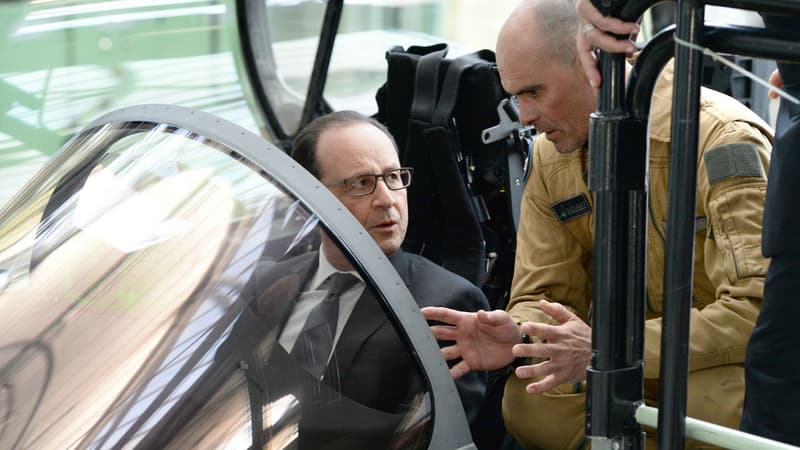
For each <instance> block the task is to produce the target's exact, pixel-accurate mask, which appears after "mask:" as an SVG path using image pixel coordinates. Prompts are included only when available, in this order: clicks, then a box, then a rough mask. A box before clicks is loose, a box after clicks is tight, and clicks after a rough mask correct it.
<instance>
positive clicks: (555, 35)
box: [515, 0, 580, 65]
mask: <svg viewBox="0 0 800 450" xmlns="http://www.w3.org/2000/svg"><path fill="white" fill-rule="evenodd" d="M516 13H522V14H531V13H532V14H534V15H535V17H536V24H537V28H538V30H539V33H540V36H539V38H541V39H547V42H548V43H549V44H550V45H549V46H550V48H551V49H552V50H553V55H554V56H555V57H556V58H558V59H559V61H561V62H562V63H564V64H568V65H573V64H575V58H577V56H578V49H577V47H576V44H575V42H576V40H575V37H576V34H577V33H578V25H579V23H580V19H579V18H578V13H577V11H576V10H575V0H525V1H523V2H522V3H521V4H520V5H519V6H518V7H517V10H516V11H515V14H516Z"/></svg>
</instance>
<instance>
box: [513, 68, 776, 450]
mask: <svg viewBox="0 0 800 450" xmlns="http://www.w3.org/2000/svg"><path fill="white" fill-rule="evenodd" d="M672 75H673V74H672V65H671V64H669V65H668V66H667V68H665V70H664V72H663V73H662V75H661V76H660V78H659V81H658V83H657V84H656V89H655V91H654V96H653V103H652V107H651V111H650V187H649V204H650V207H649V209H650V211H649V214H648V224H647V225H648V229H647V235H648V243H647V245H648V247H647V251H648V254H647V322H646V327H645V355H644V357H645V361H644V376H645V398H646V400H647V401H648V403H649V404H654V402H656V401H657V399H658V392H657V389H658V377H659V353H660V345H661V318H660V317H661V313H662V286H663V275H664V236H665V229H664V228H665V224H666V220H667V218H666V212H667V198H666V197H667V177H668V170H669V145H670V111H671V106H672V99H671V91H672V78H673V77H672ZM771 139H772V135H771V129H770V128H769V126H768V125H767V124H765V123H764V122H763V121H762V120H761V119H760V118H759V117H758V116H756V115H755V114H754V113H753V112H752V111H750V110H749V109H747V108H746V107H745V106H744V105H742V104H740V103H738V102H737V101H735V100H733V99H732V98H730V97H727V96H724V95H722V94H720V93H718V92H714V91H711V90H707V89H703V91H702V94H701V106H700V132H699V152H698V153H699V155H698V172H697V207H696V211H695V216H696V228H697V234H696V236H695V243H694V245H695V259H694V287H693V296H694V298H693V309H692V312H691V337H690V343H689V371H690V375H689V392H688V405H687V409H688V411H687V413H688V415H689V416H691V417H695V418H699V419H703V420H707V421H711V422H714V423H717V424H721V425H724V426H727V427H733V428H735V427H737V426H738V423H739V417H740V415H741V408H742V401H743V398H744V371H743V367H742V364H743V363H744V356H745V347H746V346H747V341H748V339H749V337H750V333H751V331H752V329H753V325H754V323H755V320H756V316H757V315H758V311H759V308H760V303H761V299H762V293H763V288H764V276H765V275H766V273H767V266H768V263H769V260H768V259H765V258H764V257H762V256H761V218H762V214H763V212H764V196H765V193H766V184H767V180H766V175H765V174H766V173H767V169H768V165H769V156H770V149H771ZM587 169H588V153H587V150H586V149H580V150H577V151H575V152H573V153H570V154H559V153H558V152H556V150H555V148H554V146H553V145H552V143H551V142H549V141H547V140H546V139H545V138H544V137H543V136H540V137H539V138H538V139H537V140H536V143H535V146H534V157H533V167H532V173H531V175H530V177H529V178H528V181H527V185H526V187H525V193H524V195H523V199H522V210H521V211H522V212H521V218H520V228H519V233H518V238H517V254H516V265H515V269H514V280H513V283H512V287H511V301H510V303H509V306H508V312H509V313H510V314H511V316H512V317H513V318H514V319H515V320H517V321H519V322H524V321H537V322H550V323H552V319H550V320H548V319H549V318H548V316H546V315H545V314H544V313H543V312H542V311H540V310H539V308H538V300H540V299H546V300H548V301H554V302H559V303H561V304H563V305H564V306H566V307H567V308H569V309H570V310H571V311H573V312H574V313H575V314H577V315H578V316H579V317H580V318H581V319H583V320H584V321H585V322H587V323H589V318H588V315H589V308H590V304H591V301H592V298H591V281H592V280H591V274H592V269H591V263H592V250H593V241H594V229H593V214H592V212H591V211H593V210H594V201H593V196H592V195H591V194H590V192H589V190H588V188H587V185H586V173H587ZM581 194H582V195H585V199H584V198H582V197H580V195H581ZM576 196H578V197H576ZM565 200H567V201H566V202H565ZM556 212H557V213H558V214H560V215H561V218H560V219H559V218H558V217H556ZM531 381H532V380H521V379H519V378H517V377H515V376H514V375H513V374H512V376H511V377H510V378H509V380H508V382H507V384H506V388H505V395H504V399H503V417H504V420H505V423H506V426H507V428H508V430H509V432H510V433H511V435H512V436H514V438H515V439H517V441H518V442H520V444H522V445H523V446H524V447H526V448H542V449H574V448H580V447H581V443H582V442H583V439H584V414H585V402H586V394H585V383H578V384H575V385H562V386H559V387H558V388H557V389H555V390H554V391H551V392H550V393H545V394H541V395H535V394H527V393H526V392H525V385H526V384H528V383H529V382H531ZM648 434H649V433H648Z"/></svg>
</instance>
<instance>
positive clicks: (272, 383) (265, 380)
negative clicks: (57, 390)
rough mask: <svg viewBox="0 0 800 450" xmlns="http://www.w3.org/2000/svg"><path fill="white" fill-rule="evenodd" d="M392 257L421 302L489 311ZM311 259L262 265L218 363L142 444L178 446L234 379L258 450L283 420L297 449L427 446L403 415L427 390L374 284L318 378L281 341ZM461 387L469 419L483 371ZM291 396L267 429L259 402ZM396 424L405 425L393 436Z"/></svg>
mask: <svg viewBox="0 0 800 450" xmlns="http://www.w3.org/2000/svg"><path fill="white" fill-rule="evenodd" d="M389 259H390V260H391V262H392V264H393V265H394V267H395V269H396V270H397V272H398V274H399V275H400V277H401V278H402V279H403V280H404V281H405V283H406V285H407V286H408V288H409V291H410V292H411V293H412V294H413V295H414V297H415V299H416V300H417V302H418V304H419V305H420V306H429V305H439V306H447V307H450V308H457V309H461V310H468V311H475V310H477V309H479V308H484V309H487V308H488V302H487V301H486V298H485V297H484V296H483V294H482V292H481V291H480V290H479V289H478V288H477V287H475V286H474V285H472V284H471V283H469V282H468V281H466V280H465V279H463V278H461V277H459V276H457V275H454V274H452V273H451V272H448V271H446V270H445V269H443V268H441V267H439V266H437V265H435V264H433V263H431V262H430V261H428V260H427V259H424V258H422V257H420V256H417V255H412V254H406V253H403V252H398V253H396V254H395V255H392V256H391V257H390V258H389ZM317 261H318V253H316V252H314V253H308V254H303V255H300V256H297V257H294V258H291V259H289V260H286V261H281V262H278V263H276V262H273V261H261V262H260V263H259V264H258V266H257V267H256V270H255V271H254V273H253V276H252V277H251V279H250V281H249V282H248V283H247V285H246V286H245V287H244V288H243V290H242V295H241V301H240V302H239V305H241V306H242V309H241V312H240V314H239V315H238V318H236V321H235V324H234V325H233V328H232V330H231V332H230V334H229V335H228V337H227V338H226V340H225V342H224V343H223V344H222V345H220V347H219V349H218V350H217V352H216V356H215V359H214V364H213V365H212V366H211V368H209V369H208V370H207V371H206V373H204V374H203V377H202V378H201V379H200V380H198V381H197V382H196V383H195V384H194V385H193V387H192V390H191V392H189V393H188V394H187V395H185V396H184V397H183V398H182V399H181V400H180V402H179V405H178V406H176V407H175V408H173V410H172V412H171V413H170V414H169V415H167V417H165V419H164V420H162V423H161V424H159V425H158V427H157V428H156V429H155V431H156V432H154V433H152V436H149V437H148V438H147V439H146V440H145V441H144V442H145V447H148V448H149V447H166V446H168V445H171V443H175V442H182V441H181V440H182V439H184V438H183V436H187V435H188V436H191V435H192V433H193V431H192V430H195V429H198V427H200V428H202V426H200V425H198V420H201V419H198V418H203V417H210V418H209V419H202V420H213V414H214V413H213V411H214V410H215V409H217V407H216V406H215V405H218V404H221V403H222V402H224V401H225V399H226V398H228V397H229V396H230V394H229V393H230V392H233V390H229V389H227V388H223V386H226V385H227V386H231V385H232V384H231V383H233V385H235V384H236V382H235V381H231V380H235V379H238V380H240V381H239V382H238V383H239V385H240V386H246V391H247V395H248V396H249V397H250V401H249V403H250V407H251V408H252V411H251V416H252V417H251V421H252V423H251V426H252V429H256V430H265V432H264V434H262V435H257V436H254V445H256V446H257V447H261V446H263V445H264V443H266V442H269V441H271V440H272V439H275V438H276V436H278V435H280V433H281V430H282V429H286V428H285V427H284V426H283V425H282V424H286V426H288V427H292V426H294V425H297V426H298V427H299V431H300V432H299V434H298V436H299V439H298V441H297V442H296V446H297V448H300V449H306V448H307V449H318V448H326V449H338V448H341V449H351V448H385V447H387V445H391V446H398V445H399V446H400V447H402V448H415V447H417V446H418V443H424V442H426V439H427V438H426V436H427V431H426V427H427V426H428V425H426V424H427V423H428V419H426V418H425V417H424V416H423V417H422V418H418V419H417V422H415V423H413V424H411V425H409V423H408V421H407V420H408V415H409V413H410V412H411V411H417V412H418V411H419V409H415V406H416V405H418V404H419V402H420V400H421V397H422V396H421V395H420V394H422V393H424V392H425V382H424V381H423V376H422V374H421V373H419V371H418V368H417V363H416V361H415V360H414V356H413V355H412V354H411V353H410V352H409V350H408V347H407V346H406V345H404V343H403V338H401V337H400V336H399V335H398V333H397V332H396V331H395V329H394V327H393V326H392V324H391V323H390V322H389V320H388V314H387V313H386V312H385V311H384V310H383V307H382V304H381V302H379V301H377V300H376V299H375V298H374V292H373V291H372V289H371V288H369V287H367V288H366V289H365V290H364V292H363V294H362V295H361V297H360V298H359V299H358V301H357V303H356V305H355V307H354V309H353V312H352V313H351V315H350V317H349V318H348V320H347V322H346V324H345V326H344V328H343V330H342V333H341V335H340V337H339V340H338V342H337V344H336V348H335V349H334V352H333V354H332V356H331V361H330V363H329V365H328V368H327V370H326V372H325V374H324V376H323V380H322V381H320V380H316V379H314V378H312V377H311V376H310V375H309V374H308V373H307V372H305V371H304V370H303V369H301V368H300V367H298V366H297V365H296V364H295V363H294V361H293V359H292V358H291V357H290V356H289V354H288V352H287V351H286V350H284V349H283V348H282V347H281V345H280V344H279V343H278V339H279V337H280V334H281V332H282V330H283V328H284V325H285V323H286V321H287V320H288V318H289V316H290V314H291V312H292V308H293V307H294V303H295V300H296V299H297V297H298V296H299V295H300V293H301V292H302V291H303V289H304V288H305V286H306V284H307V283H308V281H309V280H310V278H311V277H312V276H313V274H314V272H315V271H316V268H317ZM242 383H243V384H242ZM457 387H458V390H459V394H460V395H461V398H462V401H463V402H464V405H465V408H466V409H467V414H468V417H471V416H474V415H475V414H476V411H477V409H478V408H479V406H480V404H481V401H482V398H483V393H484V389H485V377H484V374H481V373H472V374H469V375H468V376H466V377H464V378H462V379H461V380H458V383H457ZM222 391H226V392H222ZM287 395H291V396H293V397H294V398H295V399H297V404H296V405H295V406H294V407H292V408H290V409H289V410H288V411H287V412H285V413H283V414H282V415H281V418H280V421H281V422H280V423H279V424H277V425H273V426H271V427H266V426H265V425H264V424H263V422H262V421H263V418H264V417H263V414H262V411H261V410H262V407H266V406H267V405H271V404H273V403H274V402H275V401H276V400H278V399H280V398H285V397H286V396H287ZM422 410H423V411H424V407H423V409H422ZM209 411H212V412H209ZM273 419H274V418H273ZM273 419H270V420H273ZM399 429H402V430H406V431H405V432H401V433H400V434H398V430H399ZM398 442H399V444H398Z"/></svg>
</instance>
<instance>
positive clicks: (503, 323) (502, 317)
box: [422, 306, 522, 378]
mask: <svg viewBox="0 0 800 450" xmlns="http://www.w3.org/2000/svg"><path fill="white" fill-rule="evenodd" d="M422 315H423V316H424V317H425V319H427V320H434V321H438V322H442V323H444V325H433V326H431V332H433V336H434V337H435V338H436V339H437V340H447V341H454V342H455V344H453V345H450V346H447V347H443V348H442V356H443V357H444V359H446V360H448V361H449V360H453V359H456V358H461V361H459V362H458V363H457V364H455V365H454V366H453V367H451V368H450V374H451V375H452V376H453V378H459V377H461V376H463V375H465V374H466V373H468V372H470V371H473V370H493V369H499V368H501V367H505V366H507V365H508V364H510V363H511V362H512V361H513V360H514V355H513V354H512V353H511V348H512V346H513V345H514V344H516V343H518V342H520V341H521V340H522V335H521V334H520V331H519V327H517V324H516V322H514V320H513V319H512V318H511V316H509V315H508V313H506V312H505V311H502V310H495V311H489V312H487V311H478V312H476V313H470V312H463V311H457V310H455V309H450V308H442V307H438V306H429V307H426V308H422Z"/></svg>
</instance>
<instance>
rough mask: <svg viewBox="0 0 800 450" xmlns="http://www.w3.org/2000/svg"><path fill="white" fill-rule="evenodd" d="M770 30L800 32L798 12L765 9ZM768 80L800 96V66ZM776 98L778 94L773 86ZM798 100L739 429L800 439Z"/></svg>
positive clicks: (776, 186)
mask: <svg viewBox="0 0 800 450" xmlns="http://www.w3.org/2000/svg"><path fill="white" fill-rule="evenodd" d="M762 16H763V18H764V24H765V26H766V27H767V29H769V30H772V31H775V32H776V33H778V34H780V35H782V36H783V35H790V34H796V33H795V32H794V31H793V30H794V29H795V28H796V26H797V25H796V22H797V18H796V17H791V16H778V15H771V14H762ZM778 69H779V73H778V72H776V73H774V74H773V76H772V77H771V78H770V82H772V83H773V84H775V85H777V86H778V87H782V88H783V89H784V90H785V91H786V92H788V93H789V94H791V95H792V96H794V97H795V98H798V97H800V64H792V63H788V62H784V61H778ZM770 95H771V96H773V98H774V97H777V95H775V94H774V92H771V94H770ZM798 147H800V105H797V104H794V103H792V102H790V101H788V100H787V99H785V98H783V99H781V105H780V112H779V113H778V120H777V124H776V132H775V145H774V146H773V148H772V164H770V169H769V180H770V181H769V184H768V185H767V201H766V206H765V208H764V236H763V239H762V244H761V249H762V251H763V253H764V256H768V257H771V258H772V261H771V262H770V266H769V272H767V279H766V283H765V285H764V304H763V305H762V306H761V313H760V314H759V316H758V320H757V321H756V326H755V328H754V329H753V335H752V336H751V337H750V342H749V343H748V345H747V357H746V359H745V397H744V410H743V412H742V423H741V429H742V430H744V431H747V432H750V433H754V434H758V435H761V436H764V437H768V438H771V439H776V440H779V441H782V442H786V443H789V444H793V445H800V428H798V426H797V424H798V423H800V409H799V408H798V404H800V389H798V388H797V386H798V383H800V352H798V350H797V341H798V339H800V327H798V326H797V324H796V320H797V317H798V316H799V315H800V302H798V301H797V296H798V292H800V276H798V275H800V235H798V233H797V230H798V227H800V214H798V212H797V208H796V205H797V197H798V194H800V178H798V177H797V171H798V170H800V153H799V152H798Z"/></svg>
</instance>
